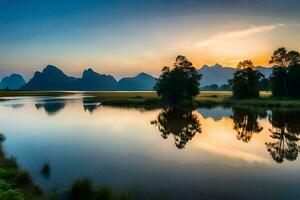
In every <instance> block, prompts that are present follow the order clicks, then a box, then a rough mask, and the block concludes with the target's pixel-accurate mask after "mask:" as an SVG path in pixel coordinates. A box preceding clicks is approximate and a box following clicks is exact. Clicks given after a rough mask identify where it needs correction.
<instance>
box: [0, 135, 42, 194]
mask: <svg viewBox="0 0 300 200" xmlns="http://www.w3.org/2000/svg"><path fill="white" fill-rule="evenodd" d="M4 139H5V138H4V136H3V135H2V134H1V136H0V199H3V200H4V199H5V200H40V199H44V195H43V192H42V190H41V189H40V188H39V187H37V186H36V185H34V184H33V182H32V180H31V178H30V175H29V173H28V172H27V171H23V170H21V169H20V168H19V166H18V164H17V162H16V160H15V159H14V158H6V157H5V155H4V151H3V147H2V143H3V141H4Z"/></svg>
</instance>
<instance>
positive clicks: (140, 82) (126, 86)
mask: <svg viewBox="0 0 300 200" xmlns="http://www.w3.org/2000/svg"><path fill="white" fill-rule="evenodd" d="M155 83H156V78H154V77H153V76H151V75H149V74H146V73H144V72H142V73H140V74H138V75H136V76H134V77H127V78H122V79H121V80H120V81H119V82H118V87H117V89H118V90H153V87H154V85H155Z"/></svg>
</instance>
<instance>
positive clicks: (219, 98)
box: [0, 91, 300, 107]
mask: <svg viewBox="0 0 300 200" xmlns="http://www.w3.org/2000/svg"><path fill="white" fill-rule="evenodd" d="M72 94H83V95H84V102H86V103H90V102H101V104H102V105H110V106H128V107H135V106H141V107H143V106H144V107H160V106H162V104H161V102H160V99H159V97H158V96H157V94H156V92H152V91H149V92H147V91H146V92H144V91H128V92H127V91H107V92H106V91H105V92H76V91H61V92H60V91H54V92H51V91H1V92H0V97H1V98H2V100H5V97H10V98H11V97H14V96H15V97H21V96H52V97H55V96H65V95H72ZM195 104H196V105H197V106H215V105H228V106H230V105H245V106H260V107H300V100H299V99H276V98H272V96H271V93H270V92H261V93H260V98H259V99H244V100H237V99H233V98H232V93H231V92H230V91H201V93H200V95H198V96H197V97H196V98H195Z"/></svg>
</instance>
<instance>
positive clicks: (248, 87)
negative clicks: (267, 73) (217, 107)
mask: <svg viewBox="0 0 300 200" xmlns="http://www.w3.org/2000/svg"><path fill="white" fill-rule="evenodd" d="M237 69H238V70H237V71H236V72H235V73H234V76H233V79H231V80H229V83H230V84H231V85H232V92H233V97H234V98H239V99H245V98H257V97H259V87H260V83H259V80H260V79H261V78H262V77H264V75H263V74H262V73H260V72H259V71H257V70H255V69H254V65H253V63H252V61H251V60H244V61H242V62H240V63H239V64H238V65H237Z"/></svg>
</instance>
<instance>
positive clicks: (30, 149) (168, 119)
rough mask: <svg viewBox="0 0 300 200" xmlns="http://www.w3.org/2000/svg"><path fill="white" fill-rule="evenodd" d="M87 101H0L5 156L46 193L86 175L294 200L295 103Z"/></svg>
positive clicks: (298, 127)
mask: <svg viewBox="0 0 300 200" xmlns="http://www.w3.org/2000/svg"><path fill="white" fill-rule="evenodd" d="M84 102H86V101H84V99H83V97H82V96H81V94H78V95H74V96H68V97H59V98H58V97H56V98H55V97H22V98H12V100H10V101H6V102H1V103H0V113H1V115H0V130H1V132H2V133H3V134H4V135H5V136H6V138H7V139H6V140H5V142H4V148H5V152H6V154H7V155H8V156H15V157H16V158H17V161H18V162H19V164H20V165H21V167H22V168H24V169H26V170H28V171H29V172H30V174H31V175H32V177H33V179H34V181H35V182H36V183H37V184H39V185H40V186H41V187H42V188H43V189H44V190H45V191H48V192H50V191H53V190H55V189H58V188H59V189H61V188H68V186H70V184H71V183H72V182H73V181H74V180H75V179H77V178H83V177H87V178H90V179H91V180H92V182H93V183H94V184H95V185H96V186H100V185H109V186H111V187H112V188H113V189H115V190H118V191H131V192H133V193H134V194H135V195H136V196H137V197H140V198H142V197H144V196H149V195H150V194H151V195H157V196H163V197H164V199H167V200H169V199H172V200H173V199H175V200H177V199H185V200H194V199H195V200H196V199H197V200H198V199H300V190H299V188H298V186H299V184H300V161H299V159H297V157H298V152H299V146H298V145H299V142H298V138H299V137H300V119H299V116H300V111H298V110H295V109H293V110H292V109H272V110H270V109H269V110H267V109H257V108H243V107H242V108H237V107H235V108H221V107H216V108H211V109H209V108H198V109H196V110H194V111H193V112H192V113H184V112H175V111H173V110H161V109H154V110H146V109H143V108H139V109H129V108H116V107H106V106H100V105H99V103H98V102H94V103H84ZM44 163H49V164H50V168H51V173H50V175H49V177H45V176H43V174H41V172H40V171H41V168H42V166H43V164H44Z"/></svg>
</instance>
